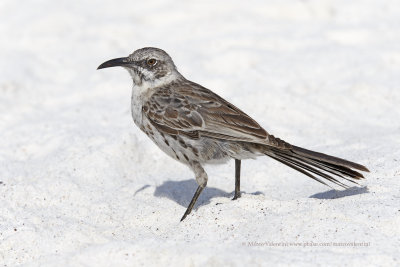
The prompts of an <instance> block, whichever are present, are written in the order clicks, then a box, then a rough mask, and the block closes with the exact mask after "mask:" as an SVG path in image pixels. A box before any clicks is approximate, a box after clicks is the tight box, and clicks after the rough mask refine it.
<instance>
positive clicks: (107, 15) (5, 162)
mask: <svg viewBox="0 0 400 267" xmlns="http://www.w3.org/2000/svg"><path fill="white" fill-rule="evenodd" d="M399 14H400V4H399V3H398V1H379V0H376V1H345V0H341V1H333V0H332V1H329V0H324V1H322V0H318V1H317V0H307V1H306V0H304V1H294V0H293V1H290V0H285V1H282V0H279V1H278V0H275V1H264V2H261V1H202V2H201V3H199V2H195V1H151V2H150V1H132V0H130V1H118V3H117V2H116V1H50V0H48V1H11V0H2V1H1V2H0V21H1V23H0V35H1V36H2V38H1V42H0V58H1V61H0V139H1V142H0V181H1V184H0V203H1V205H0V264H2V266H16V265H20V264H22V265H29V266H39V265H40V266H137V265H146V266H148V265H157V266H160V265H171V266H172V265H184V266H201V265H207V266H221V265H227V266H234V265H237V266H239V265H241V266H243V265H271V266H272V265H273V266H287V265H296V266H307V265H314V264H316V265H321V266H322V265H323V266H361V265H363V266H373V265H380V266H396V265H397V266H398V265H399V247H400V227H399V225H400V210H399V207H400V205H399V204H400V193H399V192H400V190H399V189H400V186H399V179H400V165H399V163H400V149H399V148H400V119H399V118H400V106H399V105H400V90H399V84H400V75H399V73H400V46H399V43H400V15H399ZM144 46H156V47H160V48H163V49H164V50H166V51H167V52H168V53H169V54H170V55H171V56H172V57H173V58H174V60H175V63H176V65H177V66H178V68H179V70H180V71H181V73H182V74H184V75H185V76H186V77H187V78H189V79H191V80H193V81H196V82H198V83H201V84H202V85H204V86H206V87H208V88H210V89H213V90H214V91H215V92H217V93H218V94H220V95H222V96H224V97H225V98H226V99H228V100H229V101H231V102H232V103H234V104H236V105H237V106H238V107H240V108H241V109H243V110H245V111H246V112H247V113H248V114H250V115H251V116H252V117H253V118H255V119H256V120H257V121H258V122H259V123H260V124H261V125H263V126H264V127H265V129H266V130H268V131H269V132H270V133H272V134H274V135H276V136H278V137H280V138H282V139H284V140H286V141H288V142H290V143H292V144H296V145H298V146H303V147H306V148H309V149H313V150H317V151H322V152H325V153H329V154H333V155H336V156H340V157H345V158H347V159H351V160H353V161H356V162H359V163H361V164H364V165H366V166H367V167H368V168H369V169H370V170H371V172H370V173H369V174H368V175H367V179H366V180H365V181H363V182H362V184H361V186H360V187H353V188H350V189H348V190H345V191H335V190H333V189H330V188H328V187H326V186H323V185H321V184H318V183H316V182H314V181H313V180H311V179H309V178H308V177H306V176H304V175H302V174H300V173H297V172H295V171H293V170H291V169H289V168H287V167H286V166H283V165H281V164H279V163H277V162H274V161H273V160H272V159H268V158H266V157H263V158H259V159H257V160H249V161H245V162H243V163H242V190H243V195H242V198H241V199H240V200H238V201H231V198H232V195H233V189H234V177H233V175H234V164H233V161H231V162H229V164H226V165H220V166H208V167H207V171H208V174H209V177H210V179H209V182H208V187H207V188H206V189H205V191H204V193H203V194H202V195H201V197H200V199H199V201H198V204H197V205H196V210H195V211H194V212H193V213H192V214H191V215H190V216H188V218H187V219H186V220H185V221H183V222H182V223H180V222H179V219H180V218H181V216H182V214H183V213H184V211H185V209H186V206H187V205H188V203H189V201H190V199H191V197H192V195H193V192H194V190H195V188H196V183H195V180H194V177H193V174H192V173H191V171H190V170H189V169H187V168H186V167H185V166H183V165H181V164H180V163H178V162H176V161H174V160H172V159H170V158H169V157H168V156H166V155H164V154H163V153H162V152H161V151H160V150H159V149H158V148H157V147H156V146H155V145H154V144H153V143H152V142H151V141H150V140H149V139H148V138H147V137H146V136H145V135H144V134H143V133H141V132H140V130H139V129H137V128H136V127H135V125H134V124H133V122H132V119H131V117H130V93H131V80H130V78H129V76H128V74H127V73H126V71H124V70H123V69H118V68H115V69H108V70H107V71H101V72H100V71H96V67H97V66H98V65H99V64H100V63H102V62H104V61H105V60H108V59H111V58H115V57H121V56H127V55H128V54H129V53H131V52H132V51H133V50H135V49H137V48H141V47H144Z"/></svg>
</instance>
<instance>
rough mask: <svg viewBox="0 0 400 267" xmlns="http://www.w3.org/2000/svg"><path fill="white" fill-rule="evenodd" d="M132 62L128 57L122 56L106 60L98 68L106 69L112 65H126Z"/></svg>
mask: <svg viewBox="0 0 400 267" xmlns="http://www.w3.org/2000/svg"><path fill="white" fill-rule="evenodd" d="M129 63H130V61H129V58H127V57H120V58H114V59H111V60H109V61H106V62H104V63H103V64H101V65H100V66H98V67H97V69H98V70H99V69H104V68H110V67H117V66H125V65H128V64H129Z"/></svg>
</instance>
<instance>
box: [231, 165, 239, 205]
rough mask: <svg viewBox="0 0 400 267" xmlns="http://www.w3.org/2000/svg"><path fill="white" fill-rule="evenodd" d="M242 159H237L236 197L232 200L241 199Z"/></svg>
mask: <svg viewBox="0 0 400 267" xmlns="http://www.w3.org/2000/svg"><path fill="white" fill-rule="evenodd" d="M240 163H241V161H240V159H235V196H234V197H233V199H232V200H235V199H238V198H239V197H240Z"/></svg>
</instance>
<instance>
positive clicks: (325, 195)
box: [310, 186, 369, 199]
mask: <svg viewBox="0 0 400 267" xmlns="http://www.w3.org/2000/svg"><path fill="white" fill-rule="evenodd" d="M366 193H369V190H368V187H367V186H363V187H356V186H353V187H350V188H347V189H345V190H342V191H339V190H335V189H333V190H329V191H326V192H322V193H317V194H314V195H312V196H310V198H318V199H335V198H342V197H348V196H354V195H361V194H366Z"/></svg>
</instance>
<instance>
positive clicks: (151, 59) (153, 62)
mask: <svg viewBox="0 0 400 267" xmlns="http://www.w3.org/2000/svg"><path fill="white" fill-rule="evenodd" d="M156 63H157V60H156V59H154V58H150V59H148V60H147V65H149V66H154V65H156Z"/></svg>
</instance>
